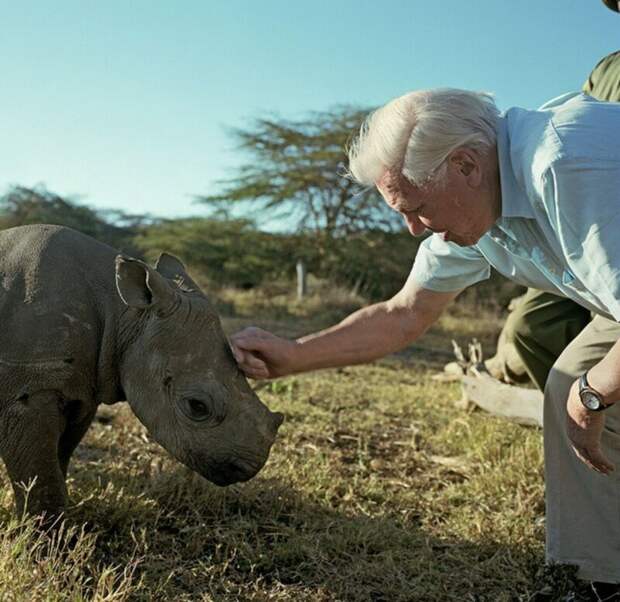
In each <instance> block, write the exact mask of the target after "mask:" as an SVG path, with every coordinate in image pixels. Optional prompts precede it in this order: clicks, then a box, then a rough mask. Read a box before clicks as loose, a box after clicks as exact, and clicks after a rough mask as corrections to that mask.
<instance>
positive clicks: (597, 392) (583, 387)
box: [578, 371, 617, 412]
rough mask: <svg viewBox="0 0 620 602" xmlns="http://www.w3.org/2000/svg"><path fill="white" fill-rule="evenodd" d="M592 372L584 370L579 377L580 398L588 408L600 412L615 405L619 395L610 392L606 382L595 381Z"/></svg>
mask: <svg viewBox="0 0 620 602" xmlns="http://www.w3.org/2000/svg"><path fill="white" fill-rule="evenodd" d="M590 372H591V371H589V372H584V373H583V374H582V375H581V377H580V378H579V381H578V392H579V399H580V400H581V403H582V404H583V405H584V407H585V408H586V409H587V410H590V411H593V412H600V411H602V410H606V409H607V408H608V407H610V406H611V405H613V404H614V403H615V401H616V399H617V397H616V396H615V395H614V394H613V393H610V392H608V388H606V387H605V384H607V383H606V382H604V383H603V386H600V385H597V384H595V383H596V381H594V383H593V380H592V377H591V373H590Z"/></svg>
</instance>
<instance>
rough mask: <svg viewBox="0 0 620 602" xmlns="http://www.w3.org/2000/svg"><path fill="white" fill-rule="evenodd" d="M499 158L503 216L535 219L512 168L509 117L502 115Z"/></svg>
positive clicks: (498, 146) (498, 149) (498, 148)
mask: <svg viewBox="0 0 620 602" xmlns="http://www.w3.org/2000/svg"><path fill="white" fill-rule="evenodd" d="M497 158H498V166H499V181H500V187H501V194H502V215H501V217H502V218H504V217H527V218H530V219H534V218H535V217H536V216H535V214H534V210H533V209H532V205H531V204H530V202H529V199H528V198H527V195H526V194H525V191H524V190H523V188H522V187H521V186H519V183H518V182H517V179H516V177H515V174H514V171H513V168H512V161H511V158H510V135H509V132H508V119H507V117H505V116H503V117H500V118H499V121H498V128H497Z"/></svg>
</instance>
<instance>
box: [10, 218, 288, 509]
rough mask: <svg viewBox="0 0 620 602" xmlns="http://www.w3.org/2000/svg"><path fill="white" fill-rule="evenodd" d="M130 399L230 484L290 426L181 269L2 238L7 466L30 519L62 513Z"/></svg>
mask: <svg viewBox="0 0 620 602" xmlns="http://www.w3.org/2000/svg"><path fill="white" fill-rule="evenodd" d="M123 400H127V401H128V402H129V404H130V406H131V408H132V410H133V411H134V413H135V414H136V416H137V417H138V418H139V419H140V421H141V422H142V423H143V424H144V425H145V426H146V427H147V429H148V430H149V432H150V433H151V435H152V436H153V438H154V439H155V440H156V441H158V442H159V443H160V444H161V445H162V446H163V447H165V448H166V449H167V450H168V451H169V452H171V453H172V454H173V455H174V456H176V458H178V459H179V460H180V461H181V462H183V463H184V464H186V465H187V466H189V467H190V468H192V469H193V470H195V471H196V472H198V473H200V474H201V475H203V476H204V477H206V478H207V479H209V480H210V481H213V482H214V483H217V484H218V485H227V484H230V483H234V482H236V481H242V480H247V479H249V478H251V477H252V476H253V475H254V474H256V472H258V470H260V468H261V467H262V466H263V464H264V463H265V461H266V459H267V456H268V454H269V449H270V447H271V444H272V443H273V441H274V438H275V435H276V431H277V429H278V426H279V425H280V423H281V422H282V416H281V415H280V414H275V413H272V412H270V411H269V410H268V409H267V408H266V407H265V406H264V405H263V404H262V403H261V402H260V401H259V399H258V398H257V397H256V395H255V394H254V393H253V391H252V390H251V389H250V387H249V386H248V384H247V382H246V380H245V378H244V377H243V376H242V374H241V373H240V372H239V370H238V369H237V366H236V364H235V361H234V359H233V358H232V355H231V353H230V350H229V348H228V344H227V341H226V338H225V336H224V334H223V332H222V328H221V325H220V321H219V319H218V316H217V314H216V312H215V310H214V309H213V307H212V306H211V304H210V303H209V301H208V300H207V298H206V297H205V295H204V294H203V293H202V292H201V291H200V289H199V288H198V287H197V286H196V284H195V283H194V282H193V281H192V280H191V278H190V277H189V276H188V275H187V274H186V273H185V269H184V268H183V265H182V264H181V262H180V261H179V260H178V259H176V258H174V257H172V256H171V255H162V256H161V257H160V259H159V261H158V263H157V266H156V267H155V269H153V268H151V267H149V266H147V265H146V264H144V263H142V262H141V261H138V260H135V259H131V258H128V257H123V256H120V255H118V254H117V251H115V250H114V249H112V248H111V247H108V246H107V245H104V244H101V243H99V242H97V241H95V240H94V239H92V238H90V237H88V236H84V235H83V234H80V233H78V232H75V231H73V230H70V229H68V228H63V227H58V226H42V225H36V226H24V227H20V228H12V229H10V230H5V231H3V232H0V455H1V456H2V459H3V460H4V462H5V464H6V467H7V471H8V473H9V476H10V479H11V481H12V483H13V485H14V490H15V497H16V503H17V508H18V510H20V511H21V510H23V509H24V505H25V499H26V497H25V495H24V488H23V487H22V486H21V485H20V483H31V482H32V481H33V479H35V481H34V485H33V486H32V489H31V490H30V492H29V494H28V496H27V506H28V510H29V511H31V512H41V511H45V512H48V513H51V514H54V513H57V512H58V511H59V510H61V509H62V508H63V507H64V505H65V503H66V488H65V477H66V474H67V467H68V464H69V459H70V457H71V454H72V452H73V450H74V449H75V447H76V446H77V444H78V443H79V441H80V439H81V438H82V436H83V435H84V433H85V432H86V430H87V429H88V426H89V425H90V423H91V421H92V419H93V417H94V415H95V412H96V410H97V406H98V405H99V404H100V403H104V404H113V403H116V402H118V401H123Z"/></svg>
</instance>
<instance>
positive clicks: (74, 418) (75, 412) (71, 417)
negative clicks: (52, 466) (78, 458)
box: [58, 401, 97, 478]
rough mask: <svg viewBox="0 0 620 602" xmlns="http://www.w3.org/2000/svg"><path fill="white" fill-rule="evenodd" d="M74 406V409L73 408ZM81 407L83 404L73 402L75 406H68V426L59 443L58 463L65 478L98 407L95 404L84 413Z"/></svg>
mask: <svg viewBox="0 0 620 602" xmlns="http://www.w3.org/2000/svg"><path fill="white" fill-rule="evenodd" d="M72 405H73V406H74V407H71V406H72ZM81 405H82V404H81V403H80V402H77V401H76V402H73V404H66V407H68V408H69V412H68V416H67V418H68V424H67V427H66V428H65V430H64V432H63V433H62V435H61V436H60V441H59V442H58V461H59V463H60V470H61V471H62V474H63V475H64V476H65V478H66V476H67V469H68V468H69V461H70V460H71V455H72V454H73V452H74V450H75V448H76V447H77V446H78V444H79V442H80V441H81V440H82V437H84V434H85V433H86V431H87V430H88V427H89V426H90V424H91V422H92V421H93V418H94V417H95V414H96V413H97V406H96V405H94V404H93V406H92V407H91V408H89V409H88V410H87V411H83V409H82V407H81Z"/></svg>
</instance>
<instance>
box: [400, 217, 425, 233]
mask: <svg viewBox="0 0 620 602" xmlns="http://www.w3.org/2000/svg"><path fill="white" fill-rule="evenodd" d="M404 218H405V223H406V224H407V229H408V230H409V232H410V233H411V235H412V236H420V235H421V234H424V232H425V231H426V226H425V225H424V224H423V223H422V222H421V221H420V220H419V219H418V217H417V216H416V215H414V214H413V213H408V214H406V215H405V216H404Z"/></svg>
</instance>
